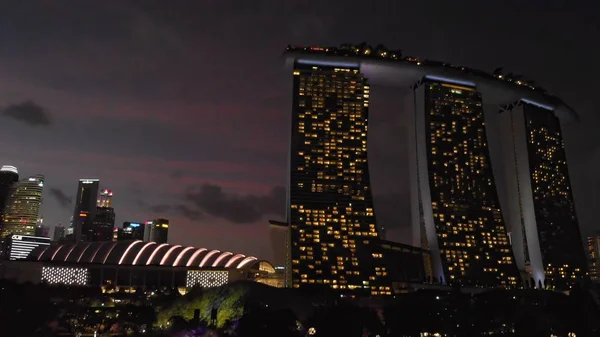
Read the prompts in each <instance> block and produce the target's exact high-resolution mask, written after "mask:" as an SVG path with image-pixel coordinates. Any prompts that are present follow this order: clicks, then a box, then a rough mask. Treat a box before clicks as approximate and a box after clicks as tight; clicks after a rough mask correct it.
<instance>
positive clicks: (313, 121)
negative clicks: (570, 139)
mask: <svg viewBox="0 0 600 337" xmlns="http://www.w3.org/2000/svg"><path fill="white" fill-rule="evenodd" d="M285 57H286V62H287V64H288V65H290V64H293V65H294V67H295V68H294V75H295V76H294V115H293V119H292V120H293V128H292V133H293V137H292V140H291V148H292V152H291V162H290V164H291V166H290V169H291V172H292V174H291V177H290V180H289V188H290V194H289V196H288V198H289V200H288V203H289V205H290V209H289V210H288V221H287V222H288V223H290V225H291V226H292V230H291V232H292V238H291V242H292V248H291V249H292V258H293V259H295V260H296V262H295V264H296V265H298V264H299V265H306V266H307V269H310V270H308V271H307V272H303V271H302V272H300V276H299V277H300V278H301V279H308V280H310V279H312V278H313V277H312V274H311V273H313V272H315V273H316V271H317V270H319V268H320V267H317V266H316V265H317V264H316V263H312V262H313V261H316V260H318V259H320V258H321V256H322V255H323V253H321V252H319V253H316V252H315V246H317V245H316V244H315V240H319V241H318V243H324V242H327V243H328V244H329V243H330V241H329V240H327V241H324V240H323V234H322V231H323V229H322V228H320V227H321V226H324V227H325V228H329V227H330V226H329V225H328V224H327V219H329V217H330V216H329V213H328V211H327V210H324V211H323V210H322V209H320V208H318V207H314V206H312V205H311V207H309V208H308V211H307V208H306V207H305V205H303V204H301V203H299V202H298V200H299V199H300V200H303V201H302V202H304V200H307V199H310V200H312V201H311V202H312V203H313V204H317V203H319V204H320V205H326V204H327V201H329V202H331V201H332V200H336V206H346V204H344V203H341V202H338V201H337V199H335V198H336V197H334V196H333V194H329V195H327V194H318V192H319V191H322V192H325V191H328V189H329V188H338V191H340V189H339V187H338V186H337V185H336V183H337V181H338V179H340V177H344V176H345V174H347V173H348V172H351V170H352V169H354V170H353V173H356V175H355V176H354V177H348V178H347V179H345V180H344V182H347V183H346V184H344V185H343V188H342V189H341V191H342V192H343V191H345V188H348V189H352V188H353V187H354V186H360V184H361V183H365V180H364V177H365V176H367V177H368V175H364V176H359V175H358V173H359V172H360V173H365V172H366V171H364V170H360V171H359V170H358V166H357V165H360V164H359V163H356V164H355V165H353V167H352V168H351V169H350V170H348V169H346V168H345V166H344V162H343V161H342V164H340V163H339V160H337V158H335V159H333V160H332V157H331V152H332V151H336V152H335V153H336V154H338V155H339V154H340V153H341V154H342V156H343V158H344V159H345V160H349V161H351V162H352V161H354V158H355V157H353V156H352V154H347V156H344V155H346V154H345V153H344V151H345V150H346V149H347V148H348V147H349V146H347V145H346V144H347V143H351V142H352V141H359V140H360V141H363V139H362V138H361V137H364V136H365V135H366V132H365V134H364V135H363V131H366V128H365V130H363V129H362V126H363V124H357V123H358V122H361V121H360V120H359V118H358V117H357V114H356V113H354V114H351V116H350V117H351V118H353V119H351V120H349V121H346V120H345V119H344V118H343V117H341V116H344V114H341V115H340V111H348V109H350V110H351V109H352V108H354V107H355V105H354V102H353V100H359V99H360V98H361V94H362V93H364V94H366V95H364V96H362V97H364V98H365V102H364V105H365V107H366V106H368V100H367V98H368V94H369V92H368V88H367V89H366V90H364V91H363V92H362V93H359V94H356V90H359V89H360V88H361V87H363V88H366V82H365V81H364V78H368V79H369V81H370V83H374V84H376V85H383V86H393V87H395V88H396V89H397V90H398V95H399V96H401V95H402V96H403V95H404V94H407V95H406V96H405V97H406V99H405V103H406V105H407V107H406V108H407V109H405V112H408V117H409V121H408V125H409V127H408V130H407V131H408V132H407V134H408V136H409V140H410V142H409V160H408V162H409V165H410V166H409V167H410V182H411V216H412V221H411V222H412V224H413V243H414V244H415V245H418V246H421V247H422V248H425V249H427V250H429V251H430V256H431V269H432V273H433V274H434V276H433V278H434V279H441V280H442V282H449V283H453V284H464V285H481V286H494V287H495V286H505V287H511V286H515V285H517V279H518V278H519V273H520V274H521V280H522V281H524V282H523V283H524V285H527V283H529V284H530V285H531V284H533V285H536V286H539V285H541V286H542V287H548V286H550V287H556V288H560V289H569V288H571V287H573V286H574V285H575V284H577V283H581V282H583V281H585V279H586V276H585V275H586V273H587V266H586V261H585V256H584V252H583V245H582V244H581V240H580V234H579V232H580V231H579V225H578V221H577V215H576V211H575V206H574V205H575V203H574V200H573V192H572V188H571V185H570V180H569V172H568V165H567V159H566V153H565V147H564V141H563V136H564V134H563V132H562V125H561V124H562V123H568V122H571V121H576V120H577V113H576V112H575V111H574V110H573V109H572V108H571V107H569V106H568V105H567V104H566V103H564V102H563V101H562V100H561V99H560V98H559V97H556V96H553V95H550V94H548V93H547V92H546V91H545V90H544V89H542V88H540V87H537V86H536V85H534V84H533V83H532V82H529V81H524V80H522V79H517V78H515V77H514V76H512V74H507V75H503V74H502V73H501V72H495V73H494V74H488V73H485V72H482V71H479V70H476V69H472V68H469V67H464V66H459V65H452V64H449V63H447V62H439V61H432V60H426V59H421V58H416V57H407V56H402V55H401V53H400V52H398V51H390V50H387V49H385V48H379V47H378V48H372V47H370V46H368V45H366V44H361V45H358V46H352V45H343V46H340V47H326V48H323V47H308V46H305V47H303V46H298V47H293V46H289V47H288V49H287V52H286V54H285ZM325 69H327V70H328V71H330V72H332V73H334V75H331V76H330V77H331V78H328V75H326V74H324V73H323V70H325ZM311 72H312V73H311ZM307 74H311V75H310V78H307ZM349 74H350V75H351V74H354V75H355V76H356V77H357V78H352V79H350V80H349V81H347V82H343V81H344V80H347V79H348V77H347V75H349ZM361 74H362V75H361ZM363 75H364V76H363ZM403 88H404V89H403ZM409 88H410V91H409ZM403 90H405V91H404V92H402V91H403ZM484 106H485V109H484ZM365 112H366V110H365ZM361 117H362V116H361ZM364 126H366V118H365V121H364ZM321 128H322V129H321ZM323 130H325V131H326V132H327V133H326V132H325V131H323ZM363 144H366V141H365V142H364V143H363ZM352 145H354V144H352ZM320 146H322V147H320ZM390 146H394V144H390ZM362 154H363V152H362V151H361V152H359V153H358V155H359V156H360V155H362ZM327 159H329V160H327ZM365 159H366V158H365ZM319 165H323V166H322V167H319ZM327 165H329V166H327ZM334 165H335V166H334ZM332 166H333V167H335V168H336V169H337V170H338V171H334V170H333V167H332ZM365 166H366V165H365ZM313 167H318V169H314V168H313ZM492 168H493V169H492ZM339 170H341V172H340V171H339ZM315 172H317V173H315ZM332 172H333V173H334V174H331V173H332ZM317 174H318V175H317ZM315 175H317V176H316V178H317V179H315V177H314V176H315ZM319 175H320V176H321V177H327V178H325V179H323V180H322V181H321V180H320V177H319ZM367 181H368V180H367ZM366 185H368V184H366ZM303 188H304V189H303ZM367 190H368V189H367ZM369 193H370V191H369ZM320 195H327V197H326V198H318V197H316V196H320ZM298 196H300V197H298ZM303 198H304V199H303ZM323 200H325V201H323ZM355 204H356V203H355V202H352V209H350V208H349V209H348V212H349V211H352V212H353V213H354V211H355V210H354V205H355ZM300 206H303V207H302V208H301V207H300ZM313 207H314V208H313ZM300 210H302V211H300ZM370 210H371V211H372V208H370ZM336 211H337V212H336V213H335V214H332V215H331V218H332V219H333V220H335V221H337V222H341V219H342V218H338V219H336V218H337V216H341V215H343V220H344V222H345V223H348V221H349V220H350V221H352V220H351V217H349V216H348V214H343V213H342V212H340V211H339V209H336ZM365 213H370V212H369V211H367V212H365ZM306 214H310V215H311V216H307V215H306ZM315 214H317V215H318V216H319V217H320V216H321V214H323V215H324V219H325V223H324V224H322V222H321V221H320V220H317V221H315V220H314V218H315ZM352 216H354V214H352ZM319 217H317V219H319ZM315 222H316V224H317V225H315ZM297 224H301V225H302V226H305V227H302V228H299V227H298V226H297ZM308 225H312V226H313V227H309V226H308ZM294 226H296V227H294ZM314 226H318V227H319V228H314ZM356 227H357V228H361V227H360V226H356ZM300 230H302V232H301V231H300ZM360 231H361V232H362V229H361V230H360ZM376 231H377V229H376ZM355 232H356V230H355ZM338 233H340V234H341V233H342V232H341V230H337V233H336V230H333V234H334V235H335V234H338ZM315 238H316V239H315ZM343 242H344V243H345V244H349V243H350V242H349V239H346V240H345V241H343ZM307 243H311V245H313V246H312V248H311V249H309V245H308V244H307ZM296 247H300V248H301V249H302V250H301V252H302V253H299V252H297V251H296V250H297V249H298V248H296ZM333 247H336V245H335V244H334V245H333ZM357 247H358V245H357ZM305 251H306V253H304V252H305ZM374 254H379V253H374ZM383 254H385V252H383ZM309 256H311V257H309ZM296 257H301V259H300V260H299V262H298V259H297V258H296ZM317 257H318V258H317ZM303 260H305V261H303ZM342 260H345V258H342ZM320 263H321V264H322V262H320ZM360 264H362V262H361V263H360ZM376 268H379V266H376ZM345 270H350V271H352V272H353V270H352V269H345ZM380 270H381V269H380ZM299 271H300V269H299V268H296V267H293V271H292V273H291V274H292V276H291V277H292V278H294V277H298V275H297V274H298V272H299ZM321 274H322V275H327V276H328V277H329V275H330V274H329V272H327V273H325V272H322V271H321ZM338 274H339V273H338ZM361 275H362V274H361ZM333 279H335V278H333ZM300 282H301V283H302V282H309V281H300ZM338 282H339V280H338ZM288 285H289V284H288ZM338 285H339V283H338Z"/></svg>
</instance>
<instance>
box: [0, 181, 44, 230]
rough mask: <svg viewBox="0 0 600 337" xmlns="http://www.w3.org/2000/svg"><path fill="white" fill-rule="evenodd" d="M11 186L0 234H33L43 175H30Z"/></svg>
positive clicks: (40, 197) (38, 210)
mask: <svg viewBox="0 0 600 337" xmlns="http://www.w3.org/2000/svg"><path fill="white" fill-rule="evenodd" d="M13 186H14V187H13V189H12V190H11V192H10V193H11V194H10V196H9V198H8V201H7V203H6V208H5V210H4V212H5V214H4V224H3V225H2V230H1V232H0V236H1V237H6V236H7V235H10V234H21V235H34V234H35V227H36V225H37V223H38V217H39V213H40V207H41V205H42V191H43V188H44V176H43V175H36V176H32V177H29V178H27V179H23V180H21V181H19V182H18V183H16V184H14V185H13Z"/></svg>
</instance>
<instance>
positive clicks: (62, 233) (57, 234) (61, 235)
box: [52, 224, 67, 242]
mask: <svg viewBox="0 0 600 337" xmlns="http://www.w3.org/2000/svg"><path fill="white" fill-rule="evenodd" d="M66 230H67V229H66V228H65V226H63V225H62V224H58V225H56V226H54V235H53V236H52V238H53V241H56V242H59V241H62V240H64V239H65V237H66V236H67V231H66Z"/></svg>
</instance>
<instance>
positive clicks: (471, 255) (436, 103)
mask: <svg viewBox="0 0 600 337" xmlns="http://www.w3.org/2000/svg"><path fill="white" fill-rule="evenodd" d="M412 101H413V102H414V106H413V113H412V114H411V117H412V119H413V120H412V122H413V123H414V130H413V134H414V135H413V136H414V138H413V139H412V142H411V145H409V148H410V150H411V151H412V153H411V155H410V158H411V160H412V163H413V164H412V165H411V172H410V173H411V183H412V189H413V191H412V214H413V225H417V226H419V227H416V228H413V235H415V236H419V235H421V238H420V241H421V242H422V245H423V246H425V247H427V248H429V249H430V251H431V255H432V262H433V269H434V273H435V274H436V276H438V277H440V276H441V277H443V278H444V280H445V282H450V283H459V284H462V285H483V286H500V285H502V286H516V285H517V278H518V270H517V267H516V265H515V263H514V261H513V254H512V251H511V246H510V243H509V240H508V236H507V231H506V227H505V224H504V220H503V218H502V213H501V211H500V203H499V200H498V193H497V191H496V185H495V181H494V174H493V171H492V166H491V162H490V154H489V150H488V144H487V135H486V127H485V121H484V113H483V106H482V95H481V93H479V92H478V91H477V89H476V87H475V84H474V83H469V82H462V81H455V80H452V79H444V78H434V77H430V78H427V77H426V78H425V79H424V80H423V81H421V82H419V83H418V84H417V85H415V87H414V100H412Z"/></svg>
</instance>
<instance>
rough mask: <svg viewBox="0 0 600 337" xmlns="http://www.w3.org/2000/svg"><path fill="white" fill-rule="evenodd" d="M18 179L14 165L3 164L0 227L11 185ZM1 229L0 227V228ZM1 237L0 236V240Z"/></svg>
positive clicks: (0, 184)
mask: <svg viewBox="0 0 600 337" xmlns="http://www.w3.org/2000/svg"><path fill="white" fill-rule="evenodd" d="M17 181H19V172H18V171H17V168H16V167H14V166H8V165H4V166H2V168H0V228H2V219H3V217H4V208H5V207H6V202H7V201H8V197H9V196H10V192H11V190H12V189H13V185H14V184H15V183H16V182H17ZM0 230H1V229H0ZM1 240H2V239H1V238H0V241H1Z"/></svg>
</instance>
